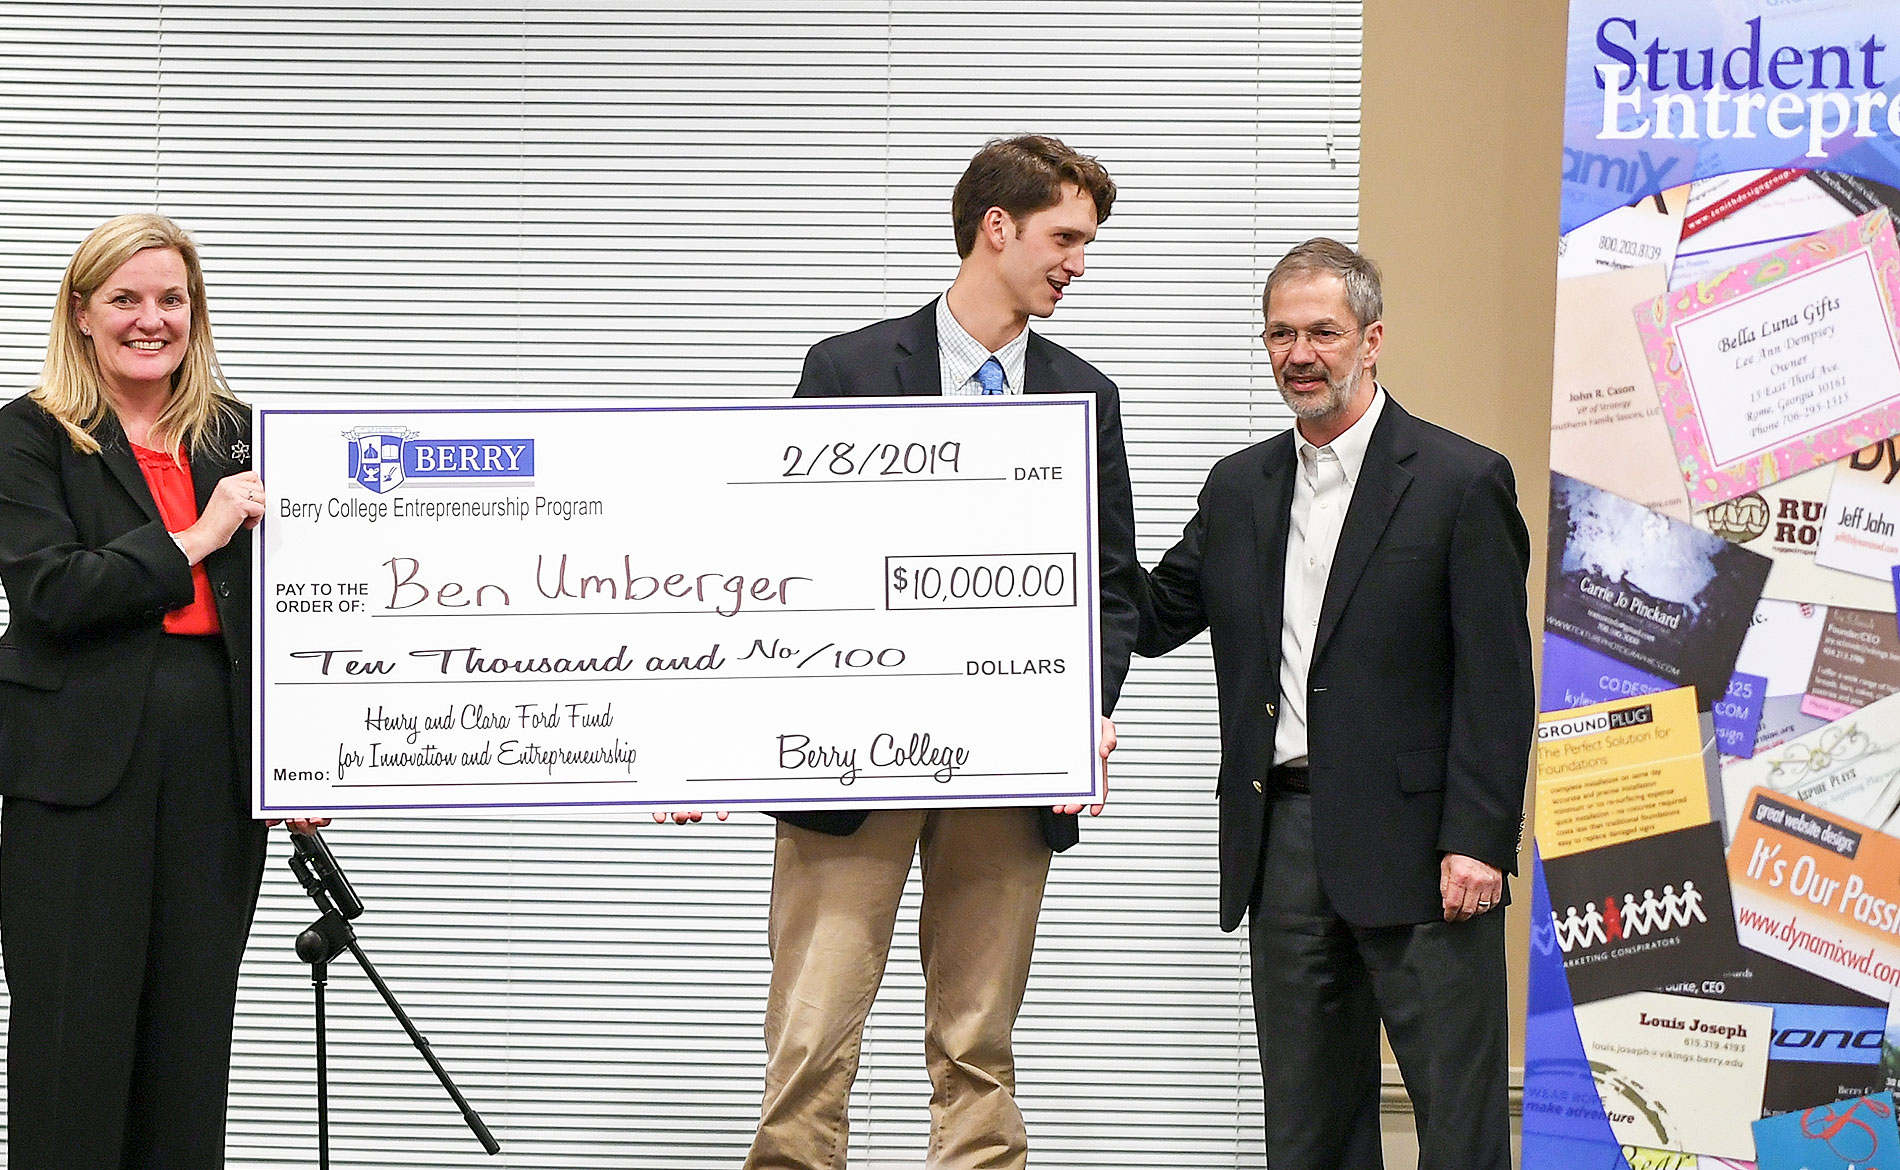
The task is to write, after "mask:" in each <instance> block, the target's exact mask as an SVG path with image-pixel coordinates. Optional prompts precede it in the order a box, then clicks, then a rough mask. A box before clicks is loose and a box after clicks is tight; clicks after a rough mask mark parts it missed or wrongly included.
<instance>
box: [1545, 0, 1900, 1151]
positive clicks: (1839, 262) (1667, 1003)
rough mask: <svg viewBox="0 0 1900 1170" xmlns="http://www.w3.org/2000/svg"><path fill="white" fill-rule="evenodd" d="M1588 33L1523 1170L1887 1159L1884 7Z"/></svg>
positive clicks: (1891, 287)
mask: <svg viewBox="0 0 1900 1170" xmlns="http://www.w3.org/2000/svg"><path fill="white" fill-rule="evenodd" d="M1568 43H1569V53H1568V61H1567V75H1566V79H1565V107H1566V108H1565V118H1564V152H1563V178H1562V191H1563V196H1562V215H1561V223H1560V234H1561V239H1560V243H1559V249H1558V252H1559V262H1558V272H1557V276H1558V289H1557V320H1556V322H1555V337H1556V347H1555V366H1554V369H1553V371H1552V385H1551V406H1552V410H1551V419H1552V422H1551V427H1552V433H1551V470H1552V484H1551V489H1552V490H1551V499H1552V521H1551V526H1550V542H1551V547H1550V549H1549V565H1550V576H1549V580H1548V582H1547V597H1546V602H1547V604H1546V613H1547V615H1548V616H1547V619H1546V624H1545V630H1544V658H1543V661H1544V681H1543V686H1542V696H1541V705H1542V708H1543V714H1542V717H1541V719H1540V722H1539V727H1538V753H1537V759H1538V772H1537V790H1536V800H1535V807H1536V821H1535V831H1536V854H1535V857H1536V860H1535V862H1534V864H1533V866H1532V868H1531V880H1532V896H1531V898H1530V899H1528V902H1529V904H1530V907H1531V914H1532V929H1531V961H1530V992H1529V1020H1528V1023H1527V1028H1526V1033H1525V1035H1526V1040H1525V1070H1524V1143H1523V1165H1524V1166H1525V1167H1526V1168H1527V1170H1570V1168H1572V1167H1590V1168H1593V1170H1595V1168H1601V1170H1635V1168H1637V1167H1652V1166H1671V1167H1685V1168H1693V1167H1713V1166H1748V1165H1754V1166H1758V1167H1760V1170H1795V1168H1797V1167H1800V1168H1804V1170H1821V1168H1823V1167H1841V1168H1843V1170H1845V1168H1848V1167H1854V1168H1857V1170H1866V1168H1868V1167H1887V1166H1893V1167H1900V1128H1897V1127H1896V1123H1895V1115H1894V1099H1893V1090H1894V1089H1895V1088H1896V1087H1900V1046H1896V1042H1897V1041H1900V1026H1896V1027H1895V1029H1894V1031H1893V1032H1892V1033H1889V1032H1888V1020H1889V1018H1890V1016H1889V1013H1890V1012H1891V1010H1892V1006H1893V1003H1894V1001H1895V994H1894V993H1895V989H1896V987H1900V836H1897V835H1900V697H1897V696H1900V625H1896V619H1895V616H1894V610H1895V604H1894V603H1895V590H1896V588H1900V535H1897V534H1900V471H1897V469H1900V455H1896V454H1895V452H1896V451H1897V450H1900V442H1897V441H1896V435H1900V315H1896V312H1895V305H1896V303H1900V237H1896V233H1895V216H1896V214H1897V213H1900V0H1673V2H1671V3H1668V4H1656V3H1637V2H1634V0H1573V3H1572V4H1571V7H1570V25H1569V42H1568ZM1894 1018H1896V1019H1900V1016H1896V1017H1894ZM1889 1036H1892V1037H1893V1039H1892V1040H1890V1039H1889ZM1883 1057H1884V1059H1883Z"/></svg>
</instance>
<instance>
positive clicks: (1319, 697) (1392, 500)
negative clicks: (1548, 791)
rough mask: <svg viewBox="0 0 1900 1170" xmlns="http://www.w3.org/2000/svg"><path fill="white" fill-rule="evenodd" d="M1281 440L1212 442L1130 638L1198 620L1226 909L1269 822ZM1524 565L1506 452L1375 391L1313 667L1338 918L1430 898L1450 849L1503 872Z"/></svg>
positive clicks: (1249, 892)
mask: <svg viewBox="0 0 1900 1170" xmlns="http://www.w3.org/2000/svg"><path fill="white" fill-rule="evenodd" d="M1297 458H1298V456H1297V454H1296V452H1295V450H1294V442H1293V432H1292V431H1291V430H1288V431H1286V432H1284V433H1282V434H1279V435H1276V436H1274V437H1273V438H1271V439H1268V440H1266V441H1264V442H1261V443H1256V444H1254V445H1253V446H1251V447H1248V448H1247V449H1245V450H1243V451H1239V452H1236V453H1235V454H1233V455H1230V456H1228V457H1227V458H1225V459H1223V460H1221V461H1220V462H1219V463H1217V464H1215V465H1214V469H1213V471H1212V472H1210V473H1209V475H1208V477H1207V483H1206V485H1205V486H1204V487H1203V488H1202V489H1201V495H1200V502H1199V508H1198V509H1197V511H1196V512H1195V515H1194V518H1193V519H1192V520H1190V521H1189V522H1188V525H1187V527H1186V529H1184V530H1183V532H1182V535H1181V540H1180V542H1179V543H1178V544H1176V545H1175V546H1174V548H1172V549H1170V550H1169V551H1168V553H1167V555H1166V556H1165V557H1163V558H1162V560H1161V563H1160V564H1159V565H1158V566H1156V568H1155V570H1154V572H1153V573H1152V574H1150V575H1149V586H1150V588H1149V590H1148V593H1147V595H1146V597H1145V599H1144V609H1143V613H1142V629H1141V639H1140V642H1139V644H1138V647H1137V649H1138V650H1139V652H1140V653H1142V654H1144V655H1156V654H1164V653H1166V652H1167V651H1169V650H1172V649H1174V648H1175V647H1176V646H1179V645H1180V644H1181V643H1182V642H1185V641H1187V640H1188V639H1189V638H1191V637H1193V636H1194V635H1196V634H1198V633H1200V631H1201V630H1203V629H1207V630H1210V631H1211V633H1212V642H1213V650H1214V675H1215V683H1216V687H1217V690H1218V692H1219V695H1220V735H1221V763H1220V778H1219V781H1218V784H1217V791H1218V794H1219V800H1220V859H1221V891H1220V892H1221V896H1220V917H1221V927H1222V929H1224V930H1232V929H1234V928H1235V927H1236V926H1238V925H1239V924H1240V920H1241V917H1242V916H1243V915H1244V914H1245V913H1246V910H1247V907H1248V906H1249V905H1250V904H1251V903H1252V901H1253V897H1254V894H1255V890H1256V886H1257V884H1258V882H1259V880H1260V873H1261V856H1260V855H1261V850H1262V848H1263V847H1264V845H1265V842H1266V839H1267V815H1268V812H1269V810H1270V808H1271V806H1272V792H1273V786H1272V784H1271V783H1270V782H1269V781H1268V779H1267V770H1268V768H1269V767H1271V766H1272V764H1273V740H1274V732H1275V728H1276V726H1277V724H1278V713H1279V699H1280V626H1281V606H1282V595H1283V592H1284V584H1285V579H1284V571H1285V562H1286V543H1287V528H1288V523H1289V515H1290V510H1291V507H1292V501H1293V477H1294V475H1295V474H1296V470H1295V462H1296V460H1297ZM1529 565H1530V536H1529V533H1528V532H1527V531H1526V530H1525V527H1524V520H1523V517H1521V516H1520V515H1519V514H1518V511H1517V492H1516V485H1515V483H1514V481H1513V479H1512V476H1511V467H1510V464H1509V463H1507V462H1506V461H1505V459H1504V457H1503V456H1502V455H1499V454H1498V453H1497V452H1495V451H1492V450H1489V449H1488V448H1485V447H1481V446H1479V445H1478V444H1476V443H1473V442H1471V441H1470V440H1468V439H1464V438H1461V437H1460V436H1458V435H1455V434H1453V433H1451V432H1450V431H1447V430H1444V429H1443V428H1441V427H1436V426H1433V425H1432V424H1431V423H1428V422H1424V421H1422V420H1420V419H1417V418H1414V417H1412V416H1411V415H1410V414H1407V413H1406V412H1405V411H1404V410H1403V409H1401V408H1400V406H1399V404H1398V403H1397V402H1396V401H1393V400H1392V399H1391V397H1390V396H1389V395H1388V397H1387V399H1386V404H1385V408H1384V410H1383V411H1382V413H1381V414H1380V416H1379V421H1378V425H1377V426H1376V427H1375V428H1374V429H1373V432H1372V435H1371V438H1370V442H1369V444H1368V446H1367V449H1366V458H1365V465H1364V466H1363V467H1362V468H1361V470H1360V475H1359V479H1358V481H1357V482H1356V483H1355V485H1354V488H1353V495H1352V504H1351V506H1350V507H1349V508H1348V509H1347V513H1346V518H1345V520H1344V522H1343V524H1342V526H1341V529H1340V534H1339V545H1338V549H1337V551H1336V553H1335V554H1334V558H1333V566H1332V572H1331V575H1330V576H1329V577H1328V578H1327V582H1326V596H1325V598H1324V600H1323V602H1322V603H1321V606H1320V620H1319V631H1318V633H1317V634H1316V635H1315V638H1314V646H1313V661H1312V666H1311V670H1310V672H1309V675H1308V686H1309V688H1310V690H1309V693H1308V695H1307V737H1308V749H1309V750H1308V759H1309V761H1310V763H1311V767H1312V774H1311V784H1312V790H1313V795H1312V802H1313V835H1314V844H1315V852H1316V856H1317V865H1318V867H1319V878H1320V883H1321V885H1322V887H1323V888H1324V889H1325V891H1326V893H1327V896H1328V897H1329V898H1330V899H1331V901H1332V904H1333V907H1334V909H1335V910H1336V911H1337V912H1338V913H1339V915H1340V917H1342V918H1344V919H1345V920H1346V921H1348V922H1351V923H1354V924H1355V925H1359V926H1369V927H1370V926H1394V925H1400V924H1407V923H1419V922H1429V921H1433V920H1437V919H1440V918H1441V917H1442V915H1443V908H1442V903H1441V900H1440V895H1439V889H1438V880H1439V860H1440V858H1441V857H1442V856H1443V855H1444V854H1446V853H1462V854H1466V855H1468V856H1471V857H1475V858H1477V859H1478V860H1480V861H1484V862H1486V863H1488V864H1490V865H1494V866H1496V867H1498V868H1499V869H1501V870H1503V871H1505V872H1507V873H1510V872H1515V869H1516V858H1517V845H1518V837H1519V833H1520V831H1521V828H1522V824H1523V809H1524V782H1525V777H1526V772H1527V767H1528V762H1529V757H1530V746H1531V731H1532V726H1533V723H1534V720H1535V712H1536V702H1535V697H1534V693H1533V687H1532V681H1531V651H1530V630H1529V628H1528V626H1527V624H1526V620H1525V612H1524V609H1525V575H1526V573H1527V572H1528V570H1529ZM1506 897H1507V899H1508V893H1507V895H1506Z"/></svg>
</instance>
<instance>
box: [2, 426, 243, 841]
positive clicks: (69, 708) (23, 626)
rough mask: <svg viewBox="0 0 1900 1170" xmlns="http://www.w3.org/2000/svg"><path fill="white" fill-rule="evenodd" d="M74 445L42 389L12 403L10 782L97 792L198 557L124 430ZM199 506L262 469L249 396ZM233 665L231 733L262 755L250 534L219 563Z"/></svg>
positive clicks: (7, 650)
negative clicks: (188, 555) (156, 495)
mask: <svg viewBox="0 0 1900 1170" xmlns="http://www.w3.org/2000/svg"><path fill="white" fill-rule="evenodd" d="M96 437H97V438H98V440H99V443H100V447H101V450H100V452H99V453H98V454H91V455H86V454H81V453H79V452H78V451H75V450H73V445H72V441H71V440H70V439H68V438H67V436H66V432H65V429H64V428H62V427H61V426H60V425H59V423H58V422H56V421H55V420H54V419H53V417H52V416H51V415H49V414H47V413H46V412H45V411H44V410H42V409H41V408H40V406H39V404H38V403H37V402H34V401H33V400H32V399H31V398H28V397H21V398H16V399H15V400H13V401H12V402H10V403H8V404H7V405H6V406H5V407H0V585H4V587H5V589H6V596H7V606H8V611H9V617H8V624H7V629H6V633H5V634H4V635H0V793H4V794H5V795H8V796H20V797H26V798H29V799H32V800H37V801H42V802H45V803H48V804H55V805H66V806H75V807H77V806H84V805H90V804H97V803H98V802H99V801H101V800H103V799H105V797H106V796H107V795H108V794H110V793H111V792H112V790H113V789H114V788H116V787H117V786H118V783H119V781H120V779H121V778H122V777H123V776H124V774H125V768H126V764H127V762H128V761H129V760H130V758H131V755H132V747H133V738H134V736H135V734H136V733H137V731H138V724H139V713H140V712H141V711H143V710H144V709H145V693H146V687H147V685H148V683H149V682H150V679H151V671H152V661H153V657H154V655H155V653H156V652H157V649H158V642H159V638H161V637H162V636H163V632H164V618H165V614H166V613H168V612H169V611H171V610H174V609H177V608H178V607H179V606H181V605H186V604H188V603H189V602H190V601H191V598H192V581H191V566H190V564H189V563H188V562H187V561H186V559H185V555H184V553H182V552H180V551H179V549H178V546H177V545H176V544H175V543H173V541H172V539H171V537H170V535H168V534H167V533H166V530H165V525H164V524H163V523H162V522H161V521H160V520H159V516H158V505H157V504H156V503H155V502H154V501H153V499H152V493H151V489H150V488H149V487H148V486H147V485H146V482H145V476H144V473H142V472H141V471H140V470H139V466H138V461H137V459H136V458H135V457H134V455H133V454H132V449H131V446H130V445H129V444H128V443H127V441H126V438H125V432H124V431H123V430H121V429H120V428H119V425H118V423H117V422H116V421H115V420H112V419H108V420H107V421H106V422H105V423H104V425H102V426H101V427H100V428H99V430H98V432H97V436H96ZM190 462H191V473H192V481H193V486H194V487H195V488H196V489H197V497H198V507H199V508H200V509H203V507H204V506H205V502H206V501H207V500H209V499H210V498H211V490H212V489H213V488H214V487H216V486H217V483H218V481H219V480H221V479H223V478H224V477H225V476H227V475H232V474H235V473H237V472H239V471H243V470H246V469H248V468H249V467H250V466H251V415H250V409H249V408H248V407H244V408H240V411H239V413H238V414H237V415H236V416H234V417H232V418H231V419H230V420H229V421H228V422H227V423H226V424H225V425H224V426H223V427H222V431H221V433H220V434H219V436H218V438H217V441H216V442H215V443H213V444H211V445H210V448H209V449H208V450H206V451H203V452H200V453H194V454H193V455H192V456H191V459H190ZM204 566H205V572H206V574H207V575H208V576H209V577H210V579H211V593H212V598H213V601H214V602H215V604H216V607H217V611H218V621H219V624H220V625H221V626H222V627H223V634H224V645H225V651H226V654H227V656H228V659H229V661H230V664H231V720H232V728H231V735H232V742H233V743H234V744H235V745H236V748H237V759H238V761H239V766H240V767H243V768H247V769H248V768H249V766H250V758H251V757H250V752H251V748H250V743H251V714H250V712H251V694H250V679H251V533H250V530H249V529H245V528H239V529H238V530H237V532H236V533H235V534H234V535H233V536H232V537H231V542H230V543H229V544H227V545H226V546H225V547H224V548H222V549H220V550H218V551H217V552H215V553H212V554H211V555H210V556H209V557H206V558H205V561H204Z"/></svg>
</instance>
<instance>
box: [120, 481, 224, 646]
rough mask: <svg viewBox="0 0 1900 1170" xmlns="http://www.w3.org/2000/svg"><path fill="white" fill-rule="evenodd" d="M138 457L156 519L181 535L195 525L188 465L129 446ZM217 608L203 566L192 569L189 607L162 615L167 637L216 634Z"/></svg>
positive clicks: (195, 499) (194, 494)
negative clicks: (156, 505) (155, 507)
mask: <svg viewBox="0 0 1900 1170" xmlns="http://www.w3.org/2000/svg"><path fill="white" fill-rule="evenodd" d="M132 453H133V454H134V455H136V456H138V460H139V470H140V471H141V472H144V473H145V483H146V486H148V487H150V488H151V489H152V499H153V500H154V501H155V502H156V503H157V504H158V518H159V519H160V520H162V521H164V523H165V530H166V531H167V532H183V531H184V530H185V529H187V528H190V527H191V526H192V525H193V524H196V523H197V522H198V494H197V491H196V489H194V488H193V487H192V483H191V463H190V461H189V460H188V459H187V458H186V457H185V456H184V455H183V454H182V453H181V454H180V456H179V458H178V459H176V460H174V459H173V458H172V457H171V456H170V455H167V454H165V453H164V452H163V451H152V450H148V449H147V448H144V447H141V446H139V445H138V444H137V443H134V444H132ZM221 629H222V627H221V626H219V625H218V608H217V606H216V605H214V604H213V603H212V601H211V578H210V576H209V575H207V574H206V573H205V567H204V565H203V564H196V565H193V566H192V567H191V604H189V605H182V606H179V607H178V608H177V609H174V610H172V611H171V612H170V613H168V614H166V615H165V632H166V633H168V634H216V633H218V632H220V630H221Z"/></svg>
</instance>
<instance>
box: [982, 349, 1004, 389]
mask: <svg viewBox="0 0 1900 1170" xmlns="http://www.w3.org/2000/svg"><path fill="white" fill-rule="evenodd" d="M976 380H977V383H978V384H979V385H981V386H982V387H983V393H985V394H1001V393H1002V392H1003V363H1002V362H999V361H997V360H996V359H995V358H991V359H990V360H989V361H986V362H984V363H983V364H982V365H980V366H978V367H977V369H976Z"/></svg>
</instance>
